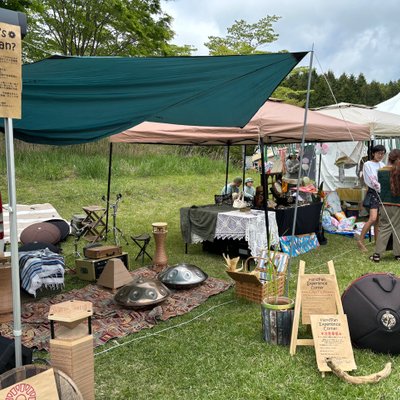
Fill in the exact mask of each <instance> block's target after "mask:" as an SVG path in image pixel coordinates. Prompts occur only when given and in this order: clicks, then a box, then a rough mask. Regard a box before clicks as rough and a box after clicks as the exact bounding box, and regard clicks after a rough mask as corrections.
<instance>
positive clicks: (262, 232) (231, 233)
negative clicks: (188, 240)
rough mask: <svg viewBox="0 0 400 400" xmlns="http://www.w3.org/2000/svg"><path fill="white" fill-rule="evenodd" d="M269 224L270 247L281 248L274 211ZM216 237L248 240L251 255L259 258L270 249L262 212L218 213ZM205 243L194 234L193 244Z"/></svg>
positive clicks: (269, 214) (269, 216)
mask: <svg viewBox="0 0 400 400" xmlns="http://www.w3.org/2000/svg"><path fill="white" fill-rule="evenodd" d="M268 222H269V234H270V245H278V246H279V234H278V225H277V223H276V218H275V213H274V212H273V211H268ZM214 237H215V238H216V239H236V240H240V239H246V241H247V243H248V246H249V249H250V252H251V255H252V256H258V255H260V254H261V250H262V249H265V248H267V247H268V241H267V235H266V229H265V213H264V211H261V210H251V211H248V212H241V211H229V212H221V213H218V215H217V224H216V227H215V235H214ZM203 241H204V239H202V238H201V237H200V236H198V235H195V234H192V243H200V242H203Z"/></svg>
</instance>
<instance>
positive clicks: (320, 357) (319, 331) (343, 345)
mask: <svg viewBox="0 0 400 400" xmlns="http://www.w3.org/2000/svg"><path fill="white" fill-rule="evenodd" d="M311 329H312V334H313V338H314V347H315V356H316V358H317V365H318V369H319V370H320V371H321V372H328V371H331V369H330V368H329V367H328V365H327V363H326V360H327V359H328V358H329V359H331V360H332V361H333V362H334V363H335V364H336V365H337V366H338V367H339V368H340V369H341V370H342V371H352V370H353V369H357V366H356V363H355V361H354V354H353V348H352V347H351V340H350V332H349V326H348V324H347V317H346V315H345V314H332V315H311Z"/></svg>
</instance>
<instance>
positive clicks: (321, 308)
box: [299, 274, 337, 325]
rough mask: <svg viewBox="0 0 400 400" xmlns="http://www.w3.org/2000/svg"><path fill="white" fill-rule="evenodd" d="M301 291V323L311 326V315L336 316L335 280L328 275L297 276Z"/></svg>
mask: <svg viewBox="0 0 400 400" xmlns="http://www.w3.org/2000/svg"><path fill="white" fill-rule="evenodd" d="M299 279H300V290H301V322H302V323H303V324H304V325H307V324H308V325H309V324H311V320H310V315H312V314H336V313H337V308H336V297H335V293H336V288H337V284H336V279H335V277H334V276H333V275H328V274H306V275H302V276H299Z"/></svg>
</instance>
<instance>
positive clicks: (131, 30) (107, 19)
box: [24, 0, 194, 61]
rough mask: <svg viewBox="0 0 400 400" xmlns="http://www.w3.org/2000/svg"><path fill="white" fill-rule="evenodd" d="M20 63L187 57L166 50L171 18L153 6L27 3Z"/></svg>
mask: <svg viewBox="0 0 400 400" xmlns="http://www.w3.org/2000/svg"><path fill="white" fill-rule="evenodd" d="M28 12H29V17H30V18H29V33H28V35H27V37H26V39H25V41H26V44H27V45H28V46H25V48H24V52H25V54H24V56H25V61H34V60H37V59H40V58H43V57H45V56H47V55H48V53H51V54H54V53H59V54H65V55H78V56H157V55H165V54H168V55H174V54H176V53H178V54H184V55H190V53H191V51H193V50H194V49H192V47H191V46H182V47H179V46H174V45H171V44H169V41H170V40H171V39H172V38H173V36H174V32H173V31H172V29H171V17H170V16H169V15H168V14H166V13H164V12H163V11H162V9H161V5H160V1H159V0H31V2H30V3H29V7H28Z"/></svg>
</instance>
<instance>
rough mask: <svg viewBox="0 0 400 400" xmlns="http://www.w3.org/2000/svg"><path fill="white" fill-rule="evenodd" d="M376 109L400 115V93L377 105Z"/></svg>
mask: <svg viewBox="0 0 400 400" xmlns="http://www.w3.org/2000/svg"><path fill="white" fill-rule="evenodd" d="M376 109H377V110H379V111H385V112H390V113H393V114H397V115H400V93H398V94H396V96H394V97H392V98H390V99H389V100H386V101H384V102H382V103H379V104H377V105H376Z"/></svg>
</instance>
